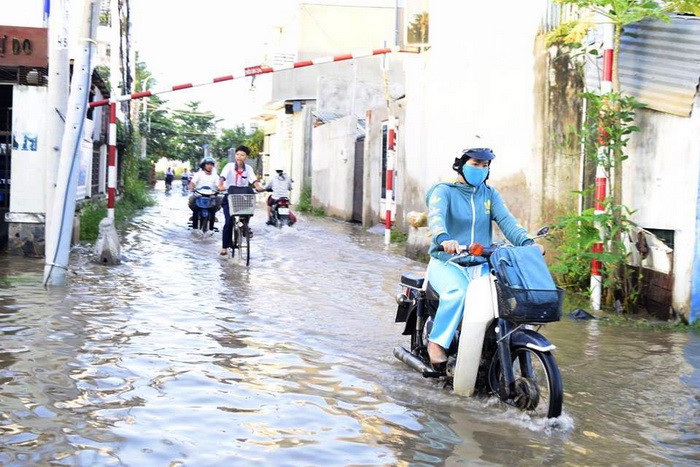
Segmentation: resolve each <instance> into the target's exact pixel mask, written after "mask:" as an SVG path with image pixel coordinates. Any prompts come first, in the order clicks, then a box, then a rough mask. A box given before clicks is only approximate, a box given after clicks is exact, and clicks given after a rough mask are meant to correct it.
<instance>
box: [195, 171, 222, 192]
mask: <svg viewBox="0 0 700 467" xmlns="http://www.w3.org/2000/svg"><path fill="white" fill-rule="evenodd" d="M192 183H194V187H195V188H202V187H203V186H208V187H209V188H211V189H212V190H216V186H217V185H218V183H219V176H218V175H217V174H216V170H214V169H212V171H211V173H210V174H208V173H206V172H205V171H204V170H199V171H197V173H196V174H194V176H193V177H192Z"/></svg>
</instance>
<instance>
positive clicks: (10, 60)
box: [0, 25, 49, 68]
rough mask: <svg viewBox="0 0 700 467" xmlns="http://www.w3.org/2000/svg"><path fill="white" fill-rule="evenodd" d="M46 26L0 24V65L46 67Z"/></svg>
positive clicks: (47, 60)
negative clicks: (30, 26) (28, 26)
mask: <svg viewBox="0 0 700 467" xmlns="http://www.w3.org/2000/svg"><path fill="white" fill-rule="evenodd" d="M47 31H48V30H47V29H46V28H25V27H19V26H3V25H0V66H26V67H44V68H45V67H47V66H48V63H49V46H48V33H47Z"/></svg>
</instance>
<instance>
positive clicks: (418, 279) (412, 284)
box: [401, 272, 425, 290]
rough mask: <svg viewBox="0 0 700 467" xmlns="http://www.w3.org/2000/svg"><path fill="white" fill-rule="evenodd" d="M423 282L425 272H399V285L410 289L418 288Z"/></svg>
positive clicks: (421, 286)
mask: <svg viewBox="0 0 700 467" xmlns="http://www.w3.org/2000/svg"><path fill="white" fill-rule="evenodd" d="M423 282H425V274H424V273H420V272H406V273H403V274H401V285H402V286H403V287H408V288H410V289H416V290H420V289H422V288H423Z"/></svg>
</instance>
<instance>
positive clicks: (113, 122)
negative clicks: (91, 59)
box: [107, 102, 117, 220]
mask: <svg viewBox="0 0 700 467" xmlns="http://www.w3.org/2000/svg"><path fill="white" fill-rule="evenodd" d="M116 195H117V103H116V102H110V104H109V152H108V155H107V218H109V219H111V220H114V203H115V199H116Z"/></svg>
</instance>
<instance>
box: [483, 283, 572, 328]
mask: <svg viewBox="0 0 700 467" xmlns="http://www.w3.org/2000/svg"><path fill="white" fill-rule="evenodd" d="M496 295H497V297H498V315H499V316H500V317H501V318H503V319H507V320H510V321H513V322H516V323H551V322H553V321H559V320H560V319H561V310H562V303H563V301H564V290H562V289H561V288H559V287H557V288H556V290H533V289H519V288H515V287H509V286H507V285H506V284H503V283H502V282H501V281H496Z"/></svg>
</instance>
